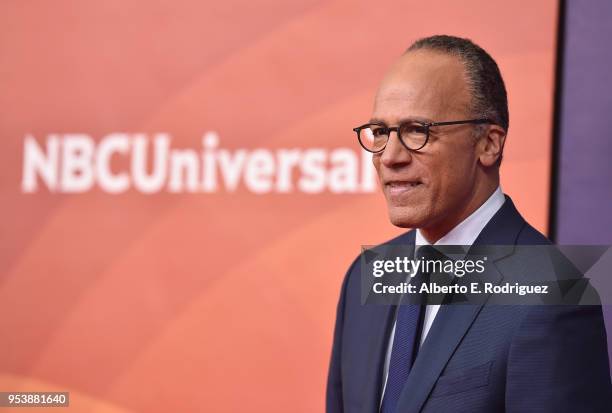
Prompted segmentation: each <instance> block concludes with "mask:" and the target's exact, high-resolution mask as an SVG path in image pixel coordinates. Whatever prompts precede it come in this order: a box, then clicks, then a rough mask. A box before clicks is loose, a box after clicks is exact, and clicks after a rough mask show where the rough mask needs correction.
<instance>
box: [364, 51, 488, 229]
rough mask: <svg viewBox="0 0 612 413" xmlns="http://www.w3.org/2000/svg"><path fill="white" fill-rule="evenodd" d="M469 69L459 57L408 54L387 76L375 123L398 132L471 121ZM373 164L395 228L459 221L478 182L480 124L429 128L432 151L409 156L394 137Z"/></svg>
mask: <svg viewBox="0 0 612 413" xmlns="http://www.w3.org/2000/svg"><path fill="white" fill-rule="evenodd" d="M469 108H470V93H469V91H468V88H467V83H466V78H465V74H464V67H463V65H462V63H461V62H460V61H459V60H458V59H457V58H456V57H453V56H449V55H445V54H441V53H438V52H432V51H427V50H418V51H414V52H409V53H407V54H405V55H404V56H402V57H401V58H400V59H399V61H398V62H397V63H396V64H395V65H394V66H393V67H392V68H391V70H390V71H389V73H388V74H387V75H386V76H385V78H384V80H383V82H382V84H381V86H380V88H379V90H378V93H377V95H376V99H375V103H374V111H373V115H372V120H376V121H380V122H383V123H385V124H386V125H387V126H397V125H398V124H399V123H400V122H402V121H403V120H406V119H417V120H422V121H426V122H436V121H454V120H464V119H472V118H473V114H471V113H470V110H469ZM373 162H374V166H375V168H376V170H377V172H378V176H379V178H380V181H381V185H382V187H383V192H384V194H385V197H386V200H387V207H388V210H389V218H390V220H391V222H392V223H393V224H394V225H397V226H400V227H411V228H432V227H437V226H444V225H445V222H453V220H455V219H456V218H458V217H460V216H461V214H462V213H463V212H464V211H465V210H466V209H467V208H468V207H469V206H468V204H469V202H470V200H471V198H472V197H473V195H474V192H475V190H476V182H477V178H478V176H477V170H478V155H477V149H476V145H475V139H474V125H470V124H467V125H449V126H438V127H431V129H430V137H429V141H428V143H427V145H425V147H423V148H422V149H421V150H419V151H418V152H411V151H409V150H407V149H406V148H405V147H404V146H403V145H402V144H401V143H400V142H399V140H398V138H397V135H396V133H394V132H392V133H391V136H390V137H389V141H388V142H387V146H386V148H385V150H384V151H383V152H382V153H379V154H374V156H373Z"/></svg>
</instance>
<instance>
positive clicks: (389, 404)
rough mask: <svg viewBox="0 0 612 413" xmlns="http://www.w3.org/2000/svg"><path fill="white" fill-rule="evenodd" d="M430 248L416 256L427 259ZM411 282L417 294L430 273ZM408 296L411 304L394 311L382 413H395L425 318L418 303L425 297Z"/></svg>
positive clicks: (421, 250) (419, 275) (420, 251)
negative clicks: (393, 329)
mask: <svg viewBox="0 0 612 413" xmlns="http://www.w3.org/2000/svg"><path fill="white" fill-rule="evenodd" d="M429 248H431V247H429ZM429 248H427V247H421V248H419V251H418V254H417V256H424V257H427V256H429V255H430V252H429V251H427V250H428V249H429ZM413 280H414V281H413V282H414V284H415V285H416V288H417V291H418V289H419V288H420V286H421V285H422V284H423V283H427V282H428V281H429V274H427V273H424V272H419V273H418V274H417V275H416V276H415V277H414V279H413ZM411 283H412V282H411ZM411 296H412V297H411V302H412V304H402V305H400V306H399V309H398V310H397V317H396V320H395V334H394V336H393V347H392V349H391V360H390V361H389V371H388V373H387V384H386V386H385V394H384V396H383V401H382V405H381V407H380V411H381V413H395V412H396V406H397V402H398V401H399V397H400V395H401V393H402V390H403V389H404V385H405V384H406V380H407V379H408V375H409V374H410V369H411V368H412V363H413V362H414V359H415V358H416V354H417V352H418V349H419V342H420V337H421V330H422V324H423V317H424V315H425V304H421V303H424V302H425V301H424V299H425V297H424V294H416V295H413V294H411Z"/></svg>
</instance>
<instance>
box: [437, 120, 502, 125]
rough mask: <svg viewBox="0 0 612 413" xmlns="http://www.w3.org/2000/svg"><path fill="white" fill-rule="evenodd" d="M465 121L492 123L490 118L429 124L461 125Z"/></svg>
mask: <svg viewBox="0 0 612 413" xmlns="http://www.w3.org/2000/svg"><path fill="white" fill-rule="evenodd" d="M463 123H477V124H479V123H492V122H491V120H490V119H468V120H451V121H448V122H429V123H426V125H427V126H444V125H461V124H463Z"/></svg>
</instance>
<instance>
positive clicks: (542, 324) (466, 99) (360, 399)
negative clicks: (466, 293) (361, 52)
mask: <svg viewBox="0 0 612 413" xmlns="http://www.w3.org/2000/svg"><path fill="white" fill-rule="evenodd" d="M508 120H509V116H508V104H507V97H506V90H505V86H504V83H503V80H502V77H501V74H500V72H499V69H498V67H497V65H496V63H495V61H494V60H493V59H492V58H491V57H490V56H489V55H488V54H487V53H486V52H485V51H484V50H483V49H481V48H480V47H478V46H477V45H475V44H474V43H472V42H471V41H469V40H467V39H461V38H457V37H452V36H432V37H428V38H425V39H421V40H419V41H417V42H416V43H414V44H413V45H412V46H411V47H410V48H409V49H408V50H407V51H406V53H405V54H404V55H402V56H401V57H400V59H399V60H398V61H397V62H396V63H395V64H394V65H393V66H392V67H391V69H390V70H389V72H388V73H387V74H386V76H385V77H384V79H383V81H382V83H381V85H380V88H379V89H378V92H377V94H376V98H375V102H374V110H373V116H372V119H371V120H370V122H368V124H366V125H363V126H361V127H358V128H355V131H356V132H357V134H358V137H359V141H360V143H361V145H362V146H363V147H364V148H365V149H366V150H369V151H370V152H372V153H373V162H374V166H375V168H376V170H377V172H378V175H379V179H380V182H381V186H382V189H383V192H384V195H385V198H386V201H387V206H388V213H389V218H390V220H391V222H392V223H393V224H394V225H397V226H399V227H406V228H414V229H413V230H412V231H410V232H408V233H406V234H404V235H401V236H400V237H398V238H397V239H395V240H392V241H390V242H389V244H398V245H402V244H403V245H412V246H413V247H414V246H415V245H416V246H419V245H427V244H432V245H467V246H469V245H531V244H536V245H537V244H540V245H543V244H544V245H545V244H549V241H548V240H547V239H546V238H545V237H544V236H543V235H541V234H540V233H539V232H537V231H536V230H535V229H534V228H533V227H531V226H530V225H529V224H528V223H526V222H525V221H524V219H523V218H522V217H521V215H520V214H519V213H518V211H517V210H516V209H515V207H514V205H513V203H512V200H511V199H510V198H509V197H507V196H504V195H503V193H502V192H501V189H500V187H499V182H500V181H499V166H500V162H501V158H502V153H503V148H504V143H505V139H506V134H507V131H508ZM496 260H497V261H496V268H500V269H501V270H500V277H503V276H504V274H503V272H504V271H506V272H508V271H509V272H512V269H514V268H518V266H520V265H521V264H522V261H523V260H522V259H521V257H518V256H517V254H516V253H512V252H510V253H508V254H506V255H504V256H500V257H496ZM360 267H361V263H360V260H359V259H357V260H355V262H354V263H353V264H352V266H351V267H350V269H349V271H348V272H347V275H346V278H345V280H344V282H343V285H342V290H341V294H340V300H339V304H338V312H337V319H336V327H335V332H334V343H333V349H332V357H331V363H330V369H329V377H328V385H327V412H328V413H339V412H347V413H352V412H377V411H381V412H383V413H393V412H398V413H399V412H402V413H404V412H405V413H416V412H470V413H477V412H504V411H506V412H551V413H552V412H555V413H556V412H604V411H612V404H611V401H610V400H611V398H610V394H611V392H610V387H611V386H610V376H609V366H608V354H607V347H606V332H605V328H604V324H603V316H602V311H601V307H600V306H598V305H593V306H575V305H564V306H544V305H542V306H518V305H510V306H500V305H487V303H486V302H483V303H481V305H463V306H460V305H441V306H440V305H427V306H414V305H413V306H404V305H400V306H381V305H367V304H366V305H362V303H361V293H362V291H361V281H360V277H361V274H360V272H361V270H360ZM415 308H416V310H415Z"/></svg>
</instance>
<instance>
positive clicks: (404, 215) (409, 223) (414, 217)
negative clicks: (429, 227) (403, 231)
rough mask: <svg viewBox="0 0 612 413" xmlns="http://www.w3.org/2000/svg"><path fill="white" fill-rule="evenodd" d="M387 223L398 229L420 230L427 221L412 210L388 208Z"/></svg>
mask: <svg viewBox="0 0 612 413" xmlns="http://www.w3.org/2000/svg"><path fill="white" fill-rule="evenodd" d="M389 221H391V223H392V224H393V225H395V226H396V227H400V228H422V227H423V226H424V224H425V222H426V221H427V220H426V219H425V217H423V216H421V215H420V214H418V213H416V211H414V208H405V207H404V208H397V207H396V208H389Z"/></svg>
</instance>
